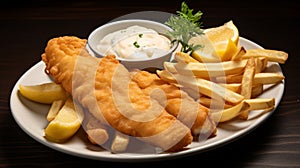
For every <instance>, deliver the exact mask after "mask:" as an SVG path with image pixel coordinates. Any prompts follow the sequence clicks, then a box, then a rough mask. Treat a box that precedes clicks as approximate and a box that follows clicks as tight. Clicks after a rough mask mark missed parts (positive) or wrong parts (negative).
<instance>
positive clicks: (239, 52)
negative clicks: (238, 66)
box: [231, 46, 246, 61]
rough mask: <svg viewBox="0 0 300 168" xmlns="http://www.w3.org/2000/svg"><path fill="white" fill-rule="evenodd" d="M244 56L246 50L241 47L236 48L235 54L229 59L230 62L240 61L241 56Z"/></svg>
mask: <svg viewBox="0 0 300 168" xmlns="http://www.w3.org/2000/svg"><path fill="white" fill-rule="evenodd" d="M244 54H246V49H245V48H244V47H243V46H241V47H239V48H238V50H237V52H236V53H235V54H234V55H233V56H232V57H231V61H240V60H241V59H242V58H243V55H244Z"/></svg>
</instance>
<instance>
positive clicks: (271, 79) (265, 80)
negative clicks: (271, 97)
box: [253, 72, 284, 84]
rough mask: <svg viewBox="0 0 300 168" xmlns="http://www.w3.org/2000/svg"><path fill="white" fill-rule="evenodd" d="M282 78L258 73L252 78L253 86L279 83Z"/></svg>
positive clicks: (274, 74) (277, 75)
mask: <svg viewBox="0 0 300 168" xmlns="http://www.w3.org/2000/svg"><path fill="white" fill-rule="evenodd" d="M283 79H284V76H283V75H282V74H279V73H268V72H266V73H258V74H255V76H254V81H253V83H254V84H276V83H279V82H281V81H282V80H283Z"/></svg>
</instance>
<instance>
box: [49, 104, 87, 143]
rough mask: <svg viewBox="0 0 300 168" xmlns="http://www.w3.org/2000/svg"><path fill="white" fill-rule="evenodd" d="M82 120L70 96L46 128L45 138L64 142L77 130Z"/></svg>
mask: <svg viewBox="0 0 300 168" xmlns="http://www.w3.org/2000/svg"><path fill="white" fill-rule="evenodd" d="M81 121H82V120H81V117H80V115H79V114H77V112H76V111H75V107H74V104H73V101H72V99H71V98H68V99H67V100H66V102H65V104H64V105H63V107H62V108H61V109H60V111H59V112H58V114H57V115H56V117H55V118H54V119H53V120H52V121H51V122H49V124H48V126H47V127H46V128H45V130H44V132H45V138H46V139H48V140H50V141H53V142H64V141H66V140H67V139H69V138H71V137H72V136H73V135H74V134H75V133H76V132H77V130H78V129H79V128H80V126H81Z"/></svg>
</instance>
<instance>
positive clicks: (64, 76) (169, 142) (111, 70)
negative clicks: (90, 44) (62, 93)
mask: <svg viewBox="0 0 300 168" xmlns="http://www.w3.org/2000/svg"><path fill="white" fill-rule="evenodd" d="M85 43H86V40H83V39H79V38H77V37H70V36H65V37H58V38H54V39H51V40H50V41H49V42H48V45H47V47H46V49H45V53H44V54H43V55H42V60H43V61H44V62H45V64H46V70H45V71H46V72H47V73H48V74H49V75H51V76H52V77H53V79H54V80H55V82H57V83H61V84H62V86H63V87H64V88H65V89H66V90H67V91H68V92H69V93H71V94H72V95H73V99H75V100H76V101H78V102H79V103H80V104H81V105H82V106H83V107H85V108H87V109H88V110H89V111H90V112H91V113H92V114H93V115H94V117H96V118H97V119H98V120H100V121H101V122H103V123H106V124H108V125H110V126H112V127H113V128H115V129H116V130H118V131H120V132H122V133H124V134H127V135H131V136H135V137H138V138H139V139H141V140H143V141H146V142H149V143H150V144H152V145H154V146H158V147H160V148H162V149H163V150H168V151H178V150H182V149H183V148H184V147H186V146H187V145H189V144H190V143H191V142H192V139H193V137H192V134H191V132H190V129H189V128H188V127H186V126H185V125H184V124H183V123H181V122H180V121H178V120H177V119H176V117H174V116H173V115H170V114H169V113H168V112H167V111H166V110H165V109H164V108H163V107H162V106H161V105H160V104H159V103H158V102H157V100H155V99H152V98H151V97H149V96H148V95H146V94H145V93H144V92H143V91H142V89H140V87H139V86H138V84H137V83H136V82H134V81H132V80H131V78H130V73H129V72H128V70H127V69H126V68H125V67H124V66H123V65H122V64H120V63H119V62H118V60H116V59H115V57H114V56H106V57H104V58H102V59H97V58H95V57H92V56H90V55H89V54H88V53H87V52H86V50H85V49H84V48H85Z"/></svg>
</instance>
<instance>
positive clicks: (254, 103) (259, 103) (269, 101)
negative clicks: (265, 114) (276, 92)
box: [245, 98, 275, 110]
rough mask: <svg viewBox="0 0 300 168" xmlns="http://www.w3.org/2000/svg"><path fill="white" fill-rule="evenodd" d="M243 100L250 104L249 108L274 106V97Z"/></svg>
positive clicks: (270, 107) (259, 108)
mask: <svg viewBox="0 0 300 168" xmlns="http://www.w3.org/2000/svg"><path fill="white" fill-rule="evenodd" d="M245 102H247V103H248V104H249V105H250V109H249V110H265V109H273V108H274V107H275V98H256V99H245Z"/></svg>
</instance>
